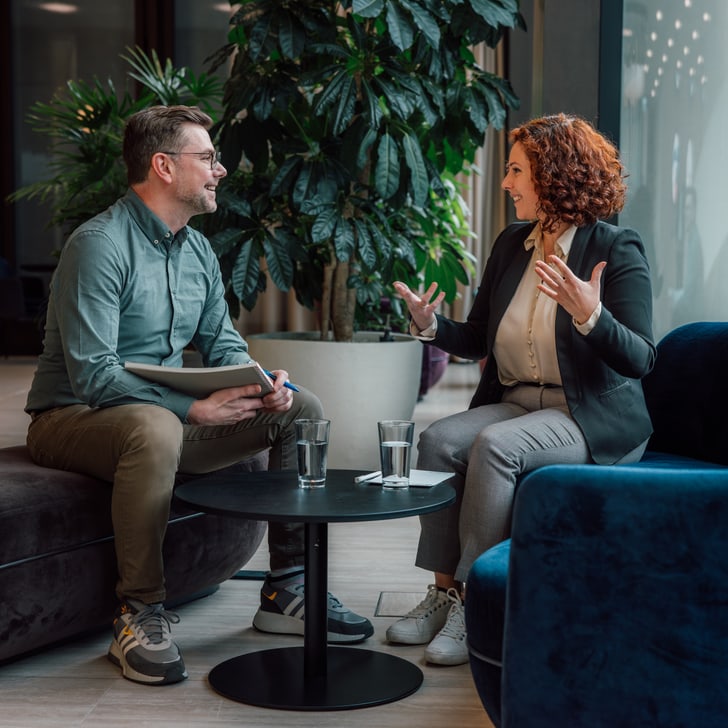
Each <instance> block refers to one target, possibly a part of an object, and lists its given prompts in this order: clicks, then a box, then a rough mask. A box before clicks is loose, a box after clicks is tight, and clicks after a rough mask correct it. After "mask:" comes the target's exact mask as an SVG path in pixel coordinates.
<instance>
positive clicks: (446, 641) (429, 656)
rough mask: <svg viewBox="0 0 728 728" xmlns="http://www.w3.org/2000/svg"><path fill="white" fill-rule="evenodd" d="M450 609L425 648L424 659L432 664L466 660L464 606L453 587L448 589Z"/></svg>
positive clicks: (459, 662) (463, 661)
mask: <svg viewBox="0 0 728 728" xmlns="http://www.w3.org/2000/svg"><path fill="white" fill-rule="evenodd" d="M447 596H448V599H449V601H450V611H449V612H448V613H447V621H446V622H445V626H444V627H443V628H442V629H441V630H440V632H439V634H438V635H437V637H435V639H434V640H432V642H430V644H429V645H427V648H426V649H425V660H426V661H427V662H430V663H432V664H434V665H462V664H464V663H466V662H467V661H468V645H467V643H466V641H465V607H463V603H462V601H461V600H460V595H459V594H458V593H457V591H456V590H455V589H448V592H447Z"/></svg>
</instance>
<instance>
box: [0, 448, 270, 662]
mask: <svg viewBox="0 0 728 728" xmlns="http://www.w3.org/2000/svg"><path fill="white" fill-rule="evenodd" d="M267 464H268V456H267V453H261V454H260V455H257V456H255V457H253V458H250V459H248V460H246V461H244V462H242V463H239V464H238V465H236V466H234V468H236V469H239V470H242V471H248V472H250V471H254V470H265V469H266V468H267ZM110 502H111V485H110V484H108V483H104V482H103V481H98V480H95V479H94V478H90V477H87V476H84V475H78V474H76V473H68V472H64V471H61V470H52V469H49V468H42V467H39V466H38V465H35V463H33V461H32V460H31V459H30V456H29V454H28V451H27V448H26V447H25V446H17V447H8V448H2V449H0V662H4V661H7V660H10V659H13V658H16V657H18V656H20V655H23V654H26V653H28V652H32V651H35V650H38V649H40V648H42V647H45V646H47V645H50V644H51V643H54V642H58V641H61V640H65V639H68V638H71V637H74V636H77V635H79V634H82V633H85V632H89V631H92V630H95V629H100V628H102V627H109V625H110V624H111V620H112V618H113V613H114V610H115V609H116V606H117V599H116V596H115V593H114V587H115V583H116V578H117V575H116V559H115V556H114V545H113V536H112V528H111V506H110ZM265 528H266V524H265V523H261V522H258V521H246V520H241V519H231V518H222V517H219V516H213V515H207V514H202V513H196V512H194V511H190V510H188V509H185V508H183V507H181V506H180V505H178V504H173V507H172V512H171V514H170V519H169V526H168V528H167V535H166V538H165V542H164V561H165V569H166V573H165V577H166V583H167V594H168V604H169V603H176V604H180V603H182V602H184V601H188V600H190V599H193V598H196V597H198V596H202V595H204V594H206V593H210V591H213V590H214V589H215V588H216V587H217V585H218V584H220V583H221V582H223V581H225V580H226V579H228V578H230V577H231V576H233V575H234V574H236V573H237V572H238V570H240V569H241V568H242V567H243V566H244V565H245V564H246V563H247V562H248V561H249V559H250V558H251V556H252V555H253V554H254V553H255V551H256V550H257V548H258V546H259V545H260V543H261V541H262V539H263V535H264V533H265Z"/></svg>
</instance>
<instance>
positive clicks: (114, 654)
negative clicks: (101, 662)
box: [106, 640, 187, 685]
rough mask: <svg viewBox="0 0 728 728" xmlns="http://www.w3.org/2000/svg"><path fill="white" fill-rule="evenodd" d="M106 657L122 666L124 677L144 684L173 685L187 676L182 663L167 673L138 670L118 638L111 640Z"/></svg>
mask: <svg viewBox="0 0 728 728" xmlns="http://www.w3.org/2000/svg"><path fill="white" fill-rule="evenodd" d="M106 657H107V658H108V659H109V661H110V662H112V663H113V664H114V665H116V666H117V667H120V668H121V674H122V675H123V677H125V678H126V679H127V680H131V681H132V682H136V683H142V684H143V685H171V684H173V683H178V682H182V680H185V679H186V678H187V670H186V669H185V668H184V666H181V665H176V666H175V667H174V669H173V670H170V672H169V673H167V674H166V675H145V674H144V673H143V672H138V671H137V670H135V669H134V668H133V667H132V666H131V665H130V664H129V663H128V662H127V661H126V658H125V657H124V653H123V652H122V651H121V648H120V647H119V645H118V644H117V642H116V640H112V641H111V646H110V647H109V651H108V652H107V654H106Z"/></svg>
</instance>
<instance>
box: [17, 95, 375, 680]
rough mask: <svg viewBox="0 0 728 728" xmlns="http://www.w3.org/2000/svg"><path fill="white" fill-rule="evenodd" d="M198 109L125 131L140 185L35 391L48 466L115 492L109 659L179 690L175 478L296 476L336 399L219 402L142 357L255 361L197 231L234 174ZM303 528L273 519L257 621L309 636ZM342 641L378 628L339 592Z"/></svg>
mask: <svg viewBox="0 0 728 728" xmlns="http://www.w3.org/2000/svg"><path fill="white" fill-rule="evenodd" d="M211 125H212V120H211V119H210V117H209V116H207V115H206V114H204V113H203V112H201V111H200V110H199V109H197V108H195V107H188V106H170V107H164V106H155V107H152V108H149V109H145V110H143V111H140V112H138V113H136V114H134V115H133V116H132V117H131V118H130V119H129V121H128V123H127V126H126V129H125V132H124V146H123V154H124V162H125V164H126V167H127V177H128V182H129V189H128V190H127V192H126V194H125V195H124V196H123V197H122V198H121V199H119V200H118V201H117V202H116V203H114V204H113V205H112V206H111V207H109V208H108V209H107V210H105V211H104V212H102V213H100V214H99V215H97V216H95V217H94V218H92V219H91V220H89V221H87V222H86V223H84V224H82V225H81V226H79V227H78V228H77V229H76V230H75V231H74V232H73V233H72V234H71V235H70V237H69V239H68V241H67V242H66V244H65V245H64V248H63V251H62V255H61V257H60V260H59V263H58V267H57V269H56V272H55V274H54V278H53V281H52V284H51V292H50V301H49V305H48V313H47V320H46V334H45V340H44V347H43V353H42V354H41V356H40V359H39V362H38V368H37V370H36V372H35V376H34V379H33V383H32V386H31V389H30V392H29V394H28V401H27V405H26V411H27V412H28V413H29V414H30V415H31V417H32V421H31V424H30V426H29V429H28V438H27V440H28V446H29V448H30V452H31V455H32V457H33V458H34V460H35V461H36V462H37V463H38V464H40V465H44V466H47V467H54V468H60V469H63V470H70V471H74V472H80V473H85V474H88V475H91V476H94V477H96V478H100V479H102V480H106V481H110V482H112V483H113V495H112V521H113V526H114V540H115V549H116V558H117V565H118V582H117V594H118V597H119V599H120V602H121V605H120V607H119V610H118V612H117V616H116V619H115V620H114V627H113V639H112V642H111V647H110V648H109V658H110V659H111V660H112V662H114V663H115V664H117V665H119V666H120V667H121V669H122V674H123V675H124V677H126V678H128V679H130V680H134V681H136V682H142V683H148V684H167V683H174V682H178V681H180V680H183V679H184V678H186V677H187V672H186V670H185V666H184V662H183V660H182V656H181V655H180V652H179V649H178V647H177V645H176V644H175V643H174V642H173V641H172V639H171V636H170V622H171V623H176V622H177V621H179V618H178V617H177V616H176V615H174V614H172V613H170V612H167V611H165V609H164V607H163V601H164V598H165V588H164V565H163V562H162V542H163V539H164V533H165V529H166V525H167V521H168V517H169V508H170V502H171V499H172V492H173V486H174V481H175V476H176V474H177V473H178V472H181V473H206V472H210V471H213V470H217V469H220V468H223V467H227V466H229V465H231V464H233V463H235V462H238V461H240V460H242V459H244V458H245V457H247V456H250V455H252V454H254V453H256V452H260V451H263V450H266V449H269V448H270V460H269V467H270V468H271V469H295V468H296V441H295V433H294V428H293V421H294V420H295V419H297V418H299V417H301V418H304V417H320V416H321V415H322V408H321V403H320V401H319V400H318V398H317V397H316V396H315V395H314V394H312V393H311V392H308V391H306V390H304V389H300V391H297V392H293V391H292V390H291V389H290V388H289V387H286V386H285V384H286V382H287V380H288V373H287V372H286V371H283V370H276V371H274V372H273V374H274V376H275V381H274V390H273V391H272V392H271V393H269V394H267V395H265V396H261V395H260V390H259V387H258V385H249V386H245V387H236V388H231V389H223V390H220V391H218V392H214V393H213V394H211V395H210V396H209V397H206V398H204V399H195V398H193V397H191V396H188V395H186V394H183V393H182V392H179V391H175V390H173V389H170V388H168V387H163V386H159V385H156V384H154V383H151V382H149V381H147V380H145V379H142V378H141V377H139V376H137V375H135V374H133V373H131V372H129V371H127V370H125V369H124V363H125V362H126V361H138V362H146V363H151V364H163V365H166V366H181V365H182V352H183V350H184V349H185V347H187V346H188V345H189V344H193V345H194V347H195V349H196V350H197V351H198V352H199V353H200V354H201V356H202V359H203V362H204V364H205V365H206V366H225V365H229V364H239V363H243V362H248V361H250V357H249V355H248V351H247V344H246V343H245V341H244V340H243V339H242V337H241V336H240V334H239V333H238V332H237V331H236V330H235V328H234V327H233V325H232V323H231V320H230V316H229V312H228V308H227V304H226V302H225V290H224V287H223V283H222V279H221V276H220V269H219V265H218V262H217V259H216V258H215V255H214V253H213V251H212V249H211V247H210V244H209V242H208V241H207V239H206V238H205V237H204V236H203V235H201V234H200V233H199V232H198V231H196V230H194V229H192V228H190V227H188V225H187V223H188V222H189V220H190V218H191V217H192V216H194V215H199V214H202V213H210V212H214V211H215V209H216V208H217V203H216V199H215V197H216V191H217V186H218V184H219V182H220V180H221V179H222V178H223V177H225V175H226V174H227V171H226V170H225V167H223V166H222V164H221V163H220V159H219V156H218V154H217V152H216V151H215V149H214V147H213V145H212V141H211V139H210V136H209V132H208V130H209V129H210V127H211ZM303 535H304V534H303V526H302V524H280V523H270V524H269V529H268V543H269V550H270V568H271V571H270V573H269V574H268V575H267V577H266V581H265V583H264V585H263V588H262V590H261V607H260V609H259V610H258V613H257V614H256V616H255V619H254V625H256V626H257V627H258V628H259V629H262V630H263V631H268V632H281V633H298V634H303V594H302V592H303V567H302V564H303V554H304V538H303ZM328 629H329V640H330V641H332V642H357V641H360V640H363V639H366V638H367V637H369V636H371V634H372V633H373V631H374V630H373V627H372V625H371V623H370V622H369V620H367V619H365V618H364V617H361V616H359V615H357V614H354V613H353V612H351V611H350V610H348V609H346V608H345V607H343V606H342V604H341V603H340V602H339V601H338V600H337V599H336V598H335V597H333V596H329V621H328Z"/></svg>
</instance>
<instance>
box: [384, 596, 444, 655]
mask: <svg viewBox="0 0 728 728" xmlns="http://www.w3.org/2000/svg"><path fill="white" fill-rule="evenodd" d="M450 603H451V602H450V599H449V598H448V595H447V593H446V592H444V591H442V590H440V589H438V588H437V587H436V586H435V585H434V584H430V586H428V587H427V595H426V596H425V598H424V599H423V600H422V601H421V602H420V603H419V604H418V605H417V606H416V607H415V608H414V609H413V610H411V611H410V612H408V613H407V614H406V615H405V616H404V617H402V619H399V620H397V621H396V622H395V623H394V624H392V625H390V626H389V627H388V628H387V641H389V642H398V643H400V644H403V645H424V644H427V643H428V642H429V641H430V640H432V638H433V637H434V636H435V635H436V634H437V633H438V632H439V631H440V630H441V629H442V628H443V627H444V626H445V621H446V620H447V612H448V609H449V608H450Z"/></svg>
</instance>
